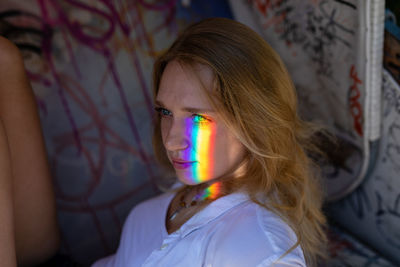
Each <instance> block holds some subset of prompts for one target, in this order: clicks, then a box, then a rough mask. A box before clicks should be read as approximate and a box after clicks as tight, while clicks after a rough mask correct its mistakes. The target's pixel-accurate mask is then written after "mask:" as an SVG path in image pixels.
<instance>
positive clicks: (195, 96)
mask: <svg viewBox="0 0 400 267" xmlns="http://www.w3.org/2000/svg"><path fill="white" fill-rule="evenodd" d="M213 85H214V74H213V72H212V70H211V68H210V67H208V66H205V65H202V64H194V65H190V66H189V65H186V64H182V63H179V62H178V61H171V62H169V63H168V64H167V66H166V68H165V70H164V72H163V74H162V77H161V81H160V85H159V89H158V93H157V97H156V100H157V101H158V102H162V103H164V104H165V105H174V106H176V105H178V106H188V105H189V106H192V107H194V108H210V107H211V103H209V100H208V98H207V96H206V93H205V90H209V91H211V90H213Z"/></svg>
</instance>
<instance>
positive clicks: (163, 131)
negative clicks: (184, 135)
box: [160, 118, 170, 144]
mask: <svg viewBox="0 0 400 267" xmlns="http://www.w3.org/2000/svg"><path fill="white" fill-rule="evenodd" d="M169 129H170V124H169V123H168V122H167V120H166V119H164V118H160V131H161V138H162V141H163V144H165V140H166V138H167V134H168V132H169Z"/></svg>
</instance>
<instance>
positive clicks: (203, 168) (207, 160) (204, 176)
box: [185, 120, 215, 184]
mask: <svg viewBox="0 0 400 267" xmlns="http://www.w3.org/2000/svg"><path fill="white" fill-rule="evenodd" d="M186 130H187V134H188V136H189V137H190V138H191V147H190V149H188V150H187V151H186V152H185V159H188V160H191V161H196V163H195V164H193V167H192V170H191V174H192V178H193V181H194V182H196V183H197V184H199V183H203V182H206V181H208V180H210V179H211V178H212V175H213V171H214V156H213V154H214V149H215V147H214V143H215V125H214V123H212V122H197V123H196V122H193V120H190V121H188V122H187V124H186Z"/></svg>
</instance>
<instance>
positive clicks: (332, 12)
mask: <svg viewBox="0 0 400 267" xmlns="http://www.w3.org/2000/svg"><path fill="white" fill-rule="evenodd" d="M252 2H253V5H254V6H255V8H257V9H258V10H259V12H260V13H261V14H262V15H263V16H264V21H263V27H264V28H270V27H273V29H274V31H275V32H276V33H277V34H278V35H279V36H280V38H281V39H282V40H284V41H285V42H286V45H288V46H291V45H292V44H296V45H300V46H301V47H302V49H303V51H304V52H305V53H306V54H307V55H308V56H309V57H310V58H312V60H313V62H314V63H315V64H316V66H317V70H318V74H321V75H325V76H328V77H331V76H332V72H333V69H332V68H333V66H332V63H331V59H332V57H333V56H334V50H333V48H334V47H336V46H337V45H338V44H341V45H343V46H344V48H346V49H347V50H348V51H350V50H351V49H352V48H353V45H352V42H351V41H350V40H351V38H353V36H354V35H355V30H354V28H353V27H354V26H355V25H347V24H346V23H345V21H346V20H344V19H343V18H342V17H341V15H340V14H341V13H340V11H341V12H343V9H349V10H351V11H354V14H357V13H356V12H357V7H356V6H355V5H354V4H352V3H350V2H348V1H326V0H322V1H314V2H312V3H311V1H304V2H303V3H302V4H299V3H294V2H293V1H290V0H275V1H273V0H270V1H262V0H255V1H252ZM299 6H300V7H299Z"/></svg>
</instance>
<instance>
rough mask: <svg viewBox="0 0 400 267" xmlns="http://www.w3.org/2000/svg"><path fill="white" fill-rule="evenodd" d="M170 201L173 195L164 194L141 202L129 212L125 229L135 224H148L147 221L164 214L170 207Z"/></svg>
mask: <svg viewBox="0 0 400 267" xmlns="http://www.w3.org/2000/svg"><path fill="white" fill-rule="evenodd" d="M170 199H171V193H164V194H161V195H158V196H156V197H153V198H150V199H147V200H145V201H143V202H140V203H139V204H137V205H136V206H135V207H133V208H132V210H131V211H130V212H129V215H128V217H127V219H126V220H125V227H126V226H128V225H132V224H133V223H141V222H143V223H146V222H148V220H147V219H150V218H151V217H154V216H157V215H160V214H162V213H163V212H164V211H165V209H166V208H167V207H168V204H169V201H170ZM139 218H140V219H139Z"/></svg>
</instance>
